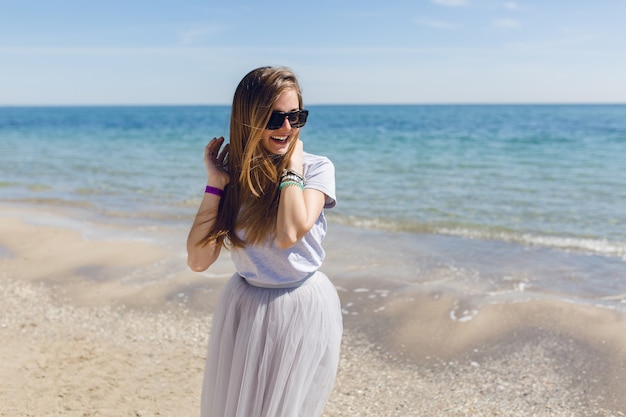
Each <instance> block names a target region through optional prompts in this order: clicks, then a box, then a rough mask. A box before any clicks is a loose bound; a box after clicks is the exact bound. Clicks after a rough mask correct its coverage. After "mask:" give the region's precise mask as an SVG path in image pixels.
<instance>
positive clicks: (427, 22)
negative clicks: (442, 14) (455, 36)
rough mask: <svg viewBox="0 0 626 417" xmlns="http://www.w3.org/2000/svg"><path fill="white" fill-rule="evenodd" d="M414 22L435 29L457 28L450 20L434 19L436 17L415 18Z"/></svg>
mask: <svg viewBox="0 0 626 417" xmlns="http://www.w3.org/2000/svg"><path fill="white" fill-rule="evenodd" d="M415 22H416V23H417V24H419V25H422V26H428V27H431V28H435V29H446V30H454V29H457V25H455V24H454V23H451V22H446V21H444V20H436V19H415Z"/></svg>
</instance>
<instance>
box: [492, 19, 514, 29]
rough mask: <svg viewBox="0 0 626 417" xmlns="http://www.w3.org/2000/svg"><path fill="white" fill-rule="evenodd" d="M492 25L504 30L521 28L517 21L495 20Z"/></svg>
mask: <svg viewBox="0 0 626 417" xmlns="http://www.w3.org/2000/svg"><path fill="white" fill-rule="evenodd" d="M492 24H493V26H495V27H499V28H503V29H517V28H519V27H520V26H521V25H520V23H519V22H518V21H517V20H513V19H494V20H493V21H492Z"/></svg>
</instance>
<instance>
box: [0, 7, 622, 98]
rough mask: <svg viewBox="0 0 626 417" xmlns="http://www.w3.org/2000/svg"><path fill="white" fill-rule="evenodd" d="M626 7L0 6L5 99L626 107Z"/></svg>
mask: <svg viewBox="0 0 626 417" xmlns="http://www.w3.org/2000/svg"><path fill="white" fill-rule="evenodd" d="M625 20H626V1H624V0H615V1H608V0H597V1H594V2H591V1H578V0H571V1H561V0H543V1H541V0H529V1H524V0H519V1H499V0H414V1H408V0H407V1H394V0H389V1H384V0H383V1H380V0H379V1H369V0H363V1H355V0H349V1H341V0H333V1H329V0H307V1H292V2H289V1H281V2H276V1H262V2H261V1H242V0H224V1H220V2H218V1H215V0H203V1H196V0H172V1H168V0H151V1H147V0H123V1H122V0H107V1H93V0H92V1H90V0H12V1H7V0H0V105H32V104H35V105H40V104H44V105H45V104H228V103H229V102H230V100H231V98H232V94H233V91H234V88H235V86H236V84H237V83H238V81H239V80H240V79H241V77H242V76H243V75H245V73H247V72H248V71H249V70H250V69H252V68H256V67H258V66H262V65H286V66H289V67H291V68H292V69H293V70H294V71H295V72H296V73H297V74H298V75H299V77H300V81H301V83H302V86H303V90H304V98H305V102H306V103H307V104H333V103H336V104H348V103H555V102H556V103H603V102H609V103H614V102H621V103H625V102H626V25H624V23H623V22H624V21H625Z"/></svg>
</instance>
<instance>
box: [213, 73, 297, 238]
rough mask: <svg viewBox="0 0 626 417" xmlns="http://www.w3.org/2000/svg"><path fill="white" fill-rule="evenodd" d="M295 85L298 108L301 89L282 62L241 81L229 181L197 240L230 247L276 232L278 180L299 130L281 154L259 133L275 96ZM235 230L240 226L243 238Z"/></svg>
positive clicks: (233, 114)
mask: <svg viewBox="0 0 626 417" xmlns="http://www.w3.org/2000/svg"><path fill="white" fill-rule="evenodd" d="M287 90H294V91H296V93H297V95H298V103H299V106H300V108H303V107H302V92H301V90H300V86H299V84H298V80H297V78H296V76H295V75H294V73H293V72H292V71H291V70H289V69H288V68H284V67H261V68H257V69H255V70H252V71H250V72H249V73H248V74H247V75H246V76H245V77H244V78H243V79H242V80H241V82H240V83H239V85H238V86H237V89H236V90H235V95H234V97H233V105H232V111H231V116H230V149H229V152H228V162H227V170H228V173H229V174H230V183H229V185H228V187H227V188H226V190H225V193H224V196H223V197H222V200H221V201H220V207H219V210H218V214H217V217H216V221H215V224H214V227H213V229H212V230H211V231H210V232H209V234H208V235H207V236H206V237H205V238H204V239H203V240H202V242H201V244H207V243H208V242H211V241H213V240H214V241H216V243H217V244H222V245H226V238H228V241H229V242H230V244H231V245H232V246H234V247H243V246H245V245H246V244H258V243H262V242H264V241H266V240H267V239H268V238H273V237H274V236H275V234H276V217H277V214H278V195H279V191H278V181H279V177H280V175H281V173H282V171H283V170H284V169H285V168H286V167H287V164H288V162H289V158H290V157H291V154H292V153H293V150H294V146H293V145H294V144H295V143H296V141H297V139H298V135H299V132H297V133H296V135H295V137H294V138H293V139H292V144H291V146H290V148H289V150H288V151H287V153H286V154H285V155H274V154H271V153H269V152H268V151H267V150H266V149H265V147H264V146H263V143H262V141H261V139H262V138H261V137H262V134H263V131H264V129H265V126H266V125H267V122H268V121H269V118H270V116H271V113H272V107H273V106H274V103H275V102H276V100H277V99H278V97H279V96H280V95H281V94H282V93H283V92H285V91H287ZM236 231H243V232H244V236H243V238H242V237H240V236H239V235H238V234H237V232H236Z"/></svg>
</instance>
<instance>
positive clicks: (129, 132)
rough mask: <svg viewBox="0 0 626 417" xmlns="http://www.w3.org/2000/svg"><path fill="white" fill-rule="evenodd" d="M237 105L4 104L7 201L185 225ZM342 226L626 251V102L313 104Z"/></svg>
mask: <svg viewBox="0 0 626 417" xmlns="http://www.w3.org/2000/svg"><path fill="white" fill-rule="evenodd" d="M228 114H229V109H228V107H84V108H80V107H74V108H72V107H70V108H63V107H56V108H0V166H1V167H2V172H1V174H0V198H2V200H5V201H30V202H37V201H45V202H52V203H55V204H61V205H63V204H69V205H80V206H88V207H90V208H91V209H93V210H95V211H97V212H100V213H102V214H103V215H105V216H116V217H120V218H126V219H135V220H137V221H146V220H147V221H150V219H159V220H163V221H177V220H180V221H187V219H188V218H189V216H190V215H192V214H193V213H194V211H195V208H196V207H197V203H198V201H199V198H200V195H201V190H202V185H203V182H204V171H203V166H202V150H203V146H204V144H205V143H206V142H207V141H208V140H209V139H210V138H211V137H212V136H214V135H215V136H219V135H227V133H228ZM302 139H303V141H304V142H305V149H307V150H308V151H310V152H314V153H320V154H324V155H327V156H329V157H330V158H331V159H332V160H333V161H334V163H335V165H336V169H337V192H338V197H339V205H338V207H337V209H336V210H335V211H333V212H332V214H334V217H335V220H337V221H341V222H344V223H348V224H351V225H356V226H358V227H364V228H372V227H373V228H383V229H386V230H394V231H397V230H404V231H410V232H427V233H435V234H449V235H459V236H467V237H477V238H483V239H495V240H505V241H513V242H522V243H532V244H538V245H546V246H555V247H568V248H574V249H579V250H584V251H591V252H593V253H606V254H616V255H625V254H626V250H625V248H626V245H625V243H626V209H625V203H626V173H625V170H624V168H625V167H626V162H625V158H624V156H625V155H626V106H597V105H593V106H313V107H311V117H310V121H309V124H308V125H307V126H306V127H305V128H304V129H303V130H302Z"/></svg>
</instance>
